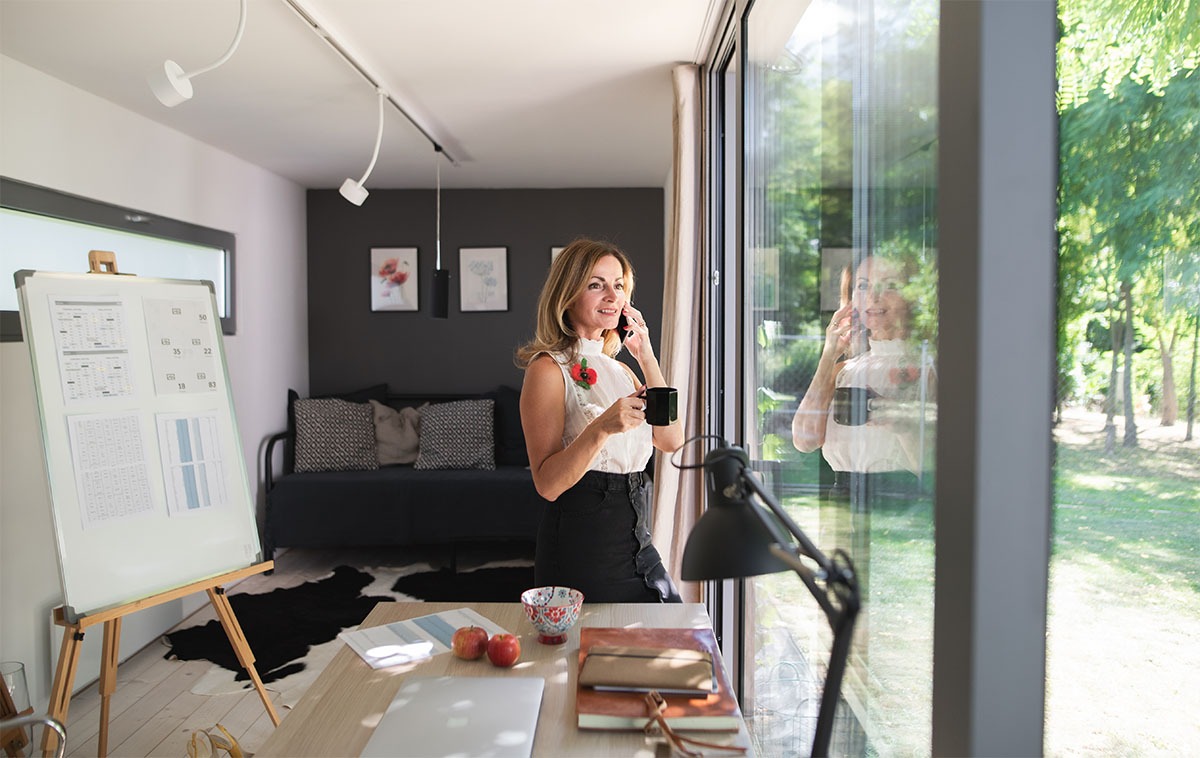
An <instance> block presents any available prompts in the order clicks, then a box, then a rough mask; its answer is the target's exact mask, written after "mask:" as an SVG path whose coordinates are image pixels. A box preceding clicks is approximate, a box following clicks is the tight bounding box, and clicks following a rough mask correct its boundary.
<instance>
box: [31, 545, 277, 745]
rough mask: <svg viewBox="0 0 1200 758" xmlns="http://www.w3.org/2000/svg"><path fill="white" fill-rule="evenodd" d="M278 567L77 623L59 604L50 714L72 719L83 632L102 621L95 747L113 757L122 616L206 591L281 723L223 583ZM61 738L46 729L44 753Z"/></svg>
mask: <svg viewBox="0 0 1200 758" xmlns="http://www.w3.org/2000/svg"><path fill="white" fill-rule="evenodd" d="M274 568H275V562H274V561H264V562H262V563H257V564H255V565H253V566H248V567H246V568H243V569H237V570H235V571H230V572H227V573H225V574H221V575H220V576H215V577H212V578H209V579H204V580H201V581H198V582H193V583H191V584H188V585H185V586H183V587H177V588H176V589H173V590H169V591H167V592H162V593H159V594H157V595H152V596H150V597H146V598H142V599H141V600H135V601H134V602H132V603H126V604H124V605H120V606H117V607H114V608H109V609H107V610H103V611H99V612H97V613H94V614H89V615H86V616H81V617H80V618H79V619H77V620H75V621H68V620H67V618H66V615H65V613H64V612H63V609H62V607H61V606H60V607H58V608H55V609H54V623H56V624H58V625H59V626H62V627H64V629H63V641H62V648H61V649H60V651H59V654H58V667H57V669H56V670H55V672H54V683H53V685H52V686H51V689H50V708H49V716H50V718H53V719H57V720H58V721H59V722H61V723H63V724H65V723H67V707H68V706H69V705H70V702H71V690H72V689H73V687H74V683H75V671H76V668H77V667H78V665H79V653H80V649H81V647H82V644H83V634H84V630H85V629H87V628H88V627H91V626H95V625H96V624H99V623H103V624H104V646H103V652H102V654H101V659H100V737H99V739H100V744H99V746H98V747H97V749H96V750H97V752H96V755H98V756H105V755H108V706H109V698H111V697H112V694H113V692H115V691H116V689H117V649H118V647H119V645H120V641H121V619H122V618H124V617H125V616H128V615H129V614H131V613H134V612H135V611H140V610H143V609H146V608H152V607H154V606H156V605H160V604H162V603H166V602H169V601H171V600H177V599H179V598H181V597H184V596H185V595H191V594H192V593H195V592H200V591H202V590H203V591H204V592H207V593H208V599H209V601H210V602H211V603H212V606H213V610H215V611H216V612H217V618H218V619H219V620H220V622H221V627H222V628H223V629H224V630H225V635H226V636H227V637H229V642H230V644H231V645H233V651H234V653H236V654H237V659H238V663H240V664H242V668H244V669H245V670H246V673H247V674H249V676H250V681H251V682H253V683H254V689H256V690H258V696H259V697H260V698H262V701H263V705H264V706H266V709H267V715H268V716H270V717H271V722H272V723H273V724H275V726H279V714H277V713H276V712H275V707H274V706H273V705H272V704H271V698H270V696H269V695H268V694H267V690H266V688H265V687H264V686H263V683H262V679H261V678H259V676H258V671H257V670H256V669H255V668H254V654H253V653H252V652H251V651H250V644H249V643H248V642H246V636H245V635H244V634H243V633H242V627H241V625H240V624H238V620H237V617H236V616H235V615H234V613H233V607H232V606H230V604H229V598H228V597H226V595H225V588H224V587H222V586H221V585H223V584H226V583H228V582H234V581H238V580H239V579H244V578H246V577H248V576H253V575H254V574H261V573H263V572H265V571H271V570H273V569H274ZM56 739H57V737H56V735H55V734H54V733H53V732H51V731H50V730H46V735H45V737H44V738H43V739H42V754H43V755H44V756H49V755H50V754H51V752H52V751H53V749H54V746H55V745H54V742H55V740H56Z"/></svg>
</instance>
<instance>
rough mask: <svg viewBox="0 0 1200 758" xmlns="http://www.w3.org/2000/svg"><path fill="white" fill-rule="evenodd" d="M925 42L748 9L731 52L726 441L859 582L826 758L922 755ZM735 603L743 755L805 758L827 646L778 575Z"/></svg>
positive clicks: (843, 7) (926, 479)
mask: <svg viewBox="0 0 1200 758" xmlns="http://www.w3.org/2000/svg"><path fill="white" fill-rule="evenodd" d="M937 29H938V5H937V3H936V2H933V1H932V0H919V1H918V2H915V3H914V2H908V1H907V0H906V1H905V2H899V0H813V1H812V2H797V1H796V0H757V2H754V3H753V4H752V5H751V6H750V7H749V9H748V10H747V11H746V12H745V14H744V16H743V23H742V27H741V34H740V41H741V46H742V50H743V54H742V56H741V66H742V77H741V81H742V82H743V88H744V89H743V93H742V98H743V99H742V107H743V113H742V124H743V126H744V140H743V141H742V142H741V145H740V147H741V150H742V152H741V160H742V183H741V193H742V194H741V197H740V200H741V207H742V213H741V216H740V218H741V227H740V230H739V231H740V233H741V234H742V245H741V246H740V248H739V250H740V255H739V256H727V257H726V259H725V260H726V265H727V266H728V265H734V266H736V269H734V270H731V271H730V270H727V273H728V274H729V275H730V276H727V277H726V279H727V280H728V281H732V282H736V283H737V286H738V295H739V296H737V297H732V296H731V297H729V298H728V301H729V303H731V304H733V305H734V307H735V308H736V311H735V312H736V313H737V315H738V318H737V320H736V327H735V328H734V330H733V332H732V334H731V335H730V337H731V339H732V340H734V341H735V343H736V345H737V352H738V354H739V355H741V357H742V360H741V361H740V362H739V363H738V366H739V368H738V370H737V375H736V376H733V377H730V378H729V380H730V381H731V382H732V387H736V391H735V392H733V393H732V395H733V398H734V399H733V403H734V404H735V406H736V407H734V408H733V409H732V410H731V412H730V413H729V416H728V417H729V418H730V419H732V420H733V421H732V425H733V427H734V428H735V429H736V433H734V434H731V435H730V436H732V437H735V438H737V439H738V441H739V442H740V444H742V445H744V446H745V448H746V449H747V451H748V453H749V455H750V458H751V460H752V464H753V466H754V468H755V469H756V470H757V471H758V472H759V474H760V475H761V478H762V480H763V481H764V483H765V484H766V485H767V486H768V487H769V488H770V491H771V492H773V493H774V494H775V496H776V497H777V499H778V500H779V501H780V502H781V503H782V504H783V505H784V507H785V508H786V509H787V510H788V512H789V514H790V515H791V516H792V517H793V518H794V519H795V520H796V522H797V523H798V524H800V525H801V527H802V528H804V529H805V530H806V531H807V532H808V534H809V536H810V537H811V538H812V539H813V541H814V542H815V543H816V544H817V545H818V546H819V547H820V548H821V549H822V550H823V551H825V552H827V553H831V552H832V551H833V550H834V549H837V548H840V549H843V550H845V551H846V552H847V553H848V554H849V555H850V557H851V559H852V560H853V562H854V564H855V567H856V570H857V576H858V581H859V584H860V588H861V590H862V595H863V611H862V613H861V615H860V617H859V622H858V628H857V630H856V634H855V638H854V643H853V645H852V651H851V658H850V666H849V669H848V672H847V675H846V681H845V683H844V686H843V695H844V698H843V702H842V704H841V706H840V708H839V710H838V717H837V724H836V727H835V734H834V746H833V752H834V753H835V754H854V755H857V754H874V753H881V754H904V755H908V754H924V753H927V752H928V750H929V745H930V724H931V717H930V711H931V682H932V673H931V672H932V608H933V555H934V553H933V548H934V542H933V515H932V495H931V493H932V491H933V487H932V484H933V475H934V472H933V456H932V450H933V436H934V421H935V407H936V387H937V382H936V376H935V372H934V368H933V367H934V356H935V353H936V347H937V335H936V333H935V326H936V317H937V313H936V311H937V299H936V282H937V255H936V251H937V230H936V226H935V218H936V216H935V208H936V202H935V201H936V189H937V188H936V186H935V184H934V182H935V177H936V160H937V142H936V126H937V110H936V103H937V92H936V82H937V75H936V72H937ZM718 107H720V106H718ZM726 144H728V143H726ZM725 349H726V350H730V349H731V348H730V347H726V348H725ZM718 365H720V364H718ZM732 387H731V388H730V389H732ZM743 591H744V603H743V607H744V609H745V619H744V623H743V624H742V632H743V634H742V641H741V645H740V650H739V652H740V659H741V661H742V668H743V672H742V673H743V694H742V697H743V706H744V708H745V711H746V714H747V717H748V720H749V723H750V726H751V730H752V732H753V735H754V738H755V740H756V742H757V744H758V747H759V750H760V752H761V753H762V754H765V755H790V754H797V753H805V752H808V751H809V750H810V749H811V743H810V740H811V738H812V733H813V729H814V726H815V721H816V716H817V707H818V705H819V697H820V692H821V687H822V682H823V678H824V674H825V668H826V665H827V659H828V655H829V652H828V651H829V644H830V633H829V628H828V624H827V623H826V621H825V619H824V617H823V616H822V614H821V613H820V611H819V609H818V607H817V605H816V603H815V602H814V600H813V598H812V597H811V596H810V595H809V593H808V591H807V590H806V589H805V587H804V585H803V584H802V583H801V582H800V581H799V580H798V578H797V577H796V576H794V575H791V574H775V575H769V576H763V577H757V578H754V579H750V580H746V582H745V583H744V587H743Z"/></svg>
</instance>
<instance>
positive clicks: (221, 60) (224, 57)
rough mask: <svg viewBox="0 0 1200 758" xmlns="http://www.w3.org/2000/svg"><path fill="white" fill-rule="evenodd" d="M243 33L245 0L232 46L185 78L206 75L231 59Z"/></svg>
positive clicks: (244, 0)
mask: <svg viewBox="0 0 1200 758" xmlns="http://www.w3.org/2000/svg"><path fill="white" fill-rule="evenodd" d="M244 31H246V0H242V11H241V15H240V16H239V17H238V26H237V31H236V32H234V35H233V44H231V45H230V46H229V49H228V50H226V51H225V54H224V55H222V56H221V57H220V58H218V59H217V60H216V61H215V62H214V63H210V64H208V65H207V66H205V67H204V68H201V69H197V70H195V71H193V72H192V73H190V74H185V78H187V79H191V78H192V77H195V76H200V74H206V73H208V72H209V71H212V70H213V69H214V68H217V67H218V66H220V65H221V64H223V63H224V62H225V61H227V60H229V59H230V58H232V57H233V51H234V50H237V46H238V43H239V42H241V41H242V32H244Z"/></svg>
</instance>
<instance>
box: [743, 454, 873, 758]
mask: <svg viewBox="0 0 1200 758" xmlns="http://www.w3.org/2000/svg"><path fill="white" fill-rule="evenodd" d="M738 479H739V480H740V481H741V482H742V483H743V485H744V486H745V487H746V488H747V489H749V490H751V491H752V492H754V494H756V495H758V497H759V499H760V500H762V501H763V502H764V503H766V505H767V507H768V508H769V509H770V510H771V513H773V514H775V516H776V517H777V518H778V519H779V521H781V522H782V523H783V525H784V526H786V527H787V530H788V531H789V532H790V533H791V536H792V537H793V538H794V539H795V540H796V543H797V545H798V548H791V547H787V546H788V545H789V544H790V542H789V540H788V538H787V535H785V534H783V533H782V531H781V530H780V528H779V525H778V524H776V523H774V522H772V521H771V519H769V518H767V516H766V514H764V513H763V512H762V511H761V510H760V509H758V508H756V507H753V504H751V506H752V507H751V508H750V510H752V511H754V514H755V516H757V517H758V520H759V521H760V522H761V523H762V525H763V526H764V527H765V528H766V529H767V531H768V532H769V533H770V535H771V537H772V538H773V539H774V540H775V544H773V545H771V546H770V551H771V553H772V554H773V555H774V556H776V557H777V558H779V559H780V560H781V561H783V562H784V563H785V564H787V566H788V567H789V568H791V569H792V570H793V571H795V572H796V575H797V576H799V577H800V580H801V581H802V582H804V586H805V587H807V588H808V591H809V592H810V593H812V596H813V597H814V598H815V599H816V601H817V604H818V605H820V606H821V610H822V611H824V612H825V618H826V619H827V620H828V621H829V626H830V628H831V629H832V630H833V643H832V645H831V647H830V651H829V667H828V669H827V670H826V672H825V687H824V689H823V691H822V693H821V705H820V708H819V709H818V711H817V727H816V731H815V732H814V733H813V743H812V755H813V756H814V758H818V757H819V758H825V757H826V756H828V755H829V746H830V743H831V742H832V740H833V721H834V713H835V712H836V711H837V703H838V699H839V697H840V696H841V690H842V677H843V676H844V675H845V672H846V663H847V661H848V660H849V658H850V643H851V641H852V640H853V637H854V622H855V620H856V618H857V617H858V610H859V608H860V606H861V596H860V594H859V589H858V580H857V578H856V577H855V574H854V565H853V563H851V561H850V556H849V555H847V554H846V552H845V551H843V550H835V551H834V553H833V558H830V557H829V556H827V555H825V554H824V553H822V552H821V551H820V550H818V549H817V546H816V545H814V544H813V543H812V541H811V540H809V539H808V535H806V534H805V533H804V530H803V529H801V528H800V526H799V525H798V524H797V523H796V522H795V521H794V520H792V518H791V517H790V516H788V514H787V511H785V510H784V509H783V506H781V505H780V504H779V503H778V501H776V500H775V497H774V496H773V495H771V493H770V492H768V491H767V490H766V488H764V487H763V486H762V485H761V484H759V482H758V480H757V479H755V477H754V476H753V474H752V473H751V472H750V471H749V470H748V468H747V467H746V466H742V469H741V472H740V473H739V475H738ZM797 552H798V553H799V554H800V555H804V556H805V557H807V558H810V559H812V560H813V561H815V562H816V563H817V565H818V566H819V567H820V572H819V573H818V572H815V571H813V570H812V569H811V568H809V567H808V566H807V565H805V564H804V562H803V561H801V560H800V555H797ZM818 578H819V579H821V580H822V581H823V582H824V587H823V588H822V587H819V586H817V579H818ZM833 599H836V600H837V604H836V605H835V604H834V602H833Z"/></svg>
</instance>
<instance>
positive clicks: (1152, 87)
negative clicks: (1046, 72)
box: [1058, 0, 1200, 112]
mask: <svg viewBox="0 0 1200 758" xmlns="http://www.w3.org/2000/svg"><path fill="white" fill-rule="evenodd" d="M1058 12H1059V24H1060V27H1061V35H1060V37H1059V43H1058V72H1059V92H1058V104H1059V110H1060V111H1064V112H1065V111H1067V110H1069V109H1071V108H1074V107H1077V106H1079V105H1081V104H1083V103H1084V102H1086V101H1088V100H1089V99H1093V98H1097V97H1099V98H1103V97H1112V96H1113V95H1114V93H1115V92H1116V90H1117V89H1118V88H1119V87H1120V86H1121V85H1122V83H1123V82H1125V81H1126V80H1131V81H1133V82H1134V83H1136V84H1137V85H1139V86H1140V87H1142V88H1144V89H1145V90H1146V91H1147V92H1150V93H1152V94H1161V93H1162V92H1163V90H1164V89H1165V88H1166V87H1167V85H1168V83H1169V82H1170V81H1171V80H1172V78H1173V77H1175V76H1176V74H1178V73H1179V72H1180V71H1185V70H1188V69H1195V68H1196V67H1197V66H1198V65H1200V0H1135V1H1133V2H1131V1H1130V0H1060V2H1059V4H1058Z"/></svg>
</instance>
